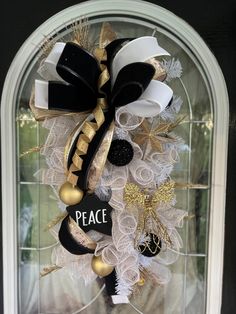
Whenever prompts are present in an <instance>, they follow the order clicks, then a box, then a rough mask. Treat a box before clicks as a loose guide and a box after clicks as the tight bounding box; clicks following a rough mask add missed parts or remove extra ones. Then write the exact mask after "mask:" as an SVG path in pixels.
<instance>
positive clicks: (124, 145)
mask: <svg viewBox="0 0 236 314" xmlns="http://www.w3.org/2000/svg"><path fill="white" fill-rule="evenodd" d="M133 157H134V150H133V147H132V145H131V144H130V143H129V142H128V141H126V140H121V139H116V140H114V141H112V142H111V147H110V150H109V153H108V156H107V159H108V160H109V161H110V163H111V164H113V165H115V166H118V167H121V166H125V165H128V164H129V163H130V162H131V160H132V159H133Z"/></svg>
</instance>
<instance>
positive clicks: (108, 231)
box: [30, 21, 186, 303]
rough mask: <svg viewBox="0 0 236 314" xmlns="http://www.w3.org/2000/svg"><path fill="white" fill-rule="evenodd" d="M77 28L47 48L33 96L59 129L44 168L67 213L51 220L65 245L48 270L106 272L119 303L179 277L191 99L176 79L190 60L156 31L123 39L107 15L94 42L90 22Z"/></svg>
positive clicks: (48, 124)
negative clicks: (183, 162) (181, 191)
mask: <svg viewBox="0 0 236 314" xmlns="http://www.w3.org/2000/svg"><path fill="white" fill-rule="evenodd" d="M73 27H74V33H73V36H72V37H73V38H72V39H71V41H68V42H56V43H55V42H54V43H53V44H52V42H53V41H49V42H48V43H47V44H46V45H45V46H44V48H43V49H44V55H45V57H44V58H43V59H42V61H41V63H40V66H39V69H38V73H39V74H40V76H41V78H40V79H36V80H35V85H34V88H33V91H32V97H31V100H30V108H31V110H32V112H33V114H34V116H35V118H36V119H37V120H38V121H43V126H44V127H45V128H47V129H48V130H49V133H48V137H47V139H46V142H45V144H44V145H43V146H42V147H41V153H42V155H44V156H45V158H46V162H47V165H48V168H47V169H40V171H39V172H38V173H37V175H38V177H39V178H40V180H41V181H42V183H43V184H49V185H51V186H53V188H54V189H55V191H56V194H57V196H58V204H59V207H60V209H61V211H62V213H61V214H60V215H59V216H58V217H56V218H55V219H54V220H53V221H52V222H50V223H49V224H48V229H49V230H50V231H51V233H52V234H53V236H54V237H55V238H56V239H57V240H59V243H60V244H58V245H57V246H56V247H55V248H54V250H53V254H52V261H53V265H52V267H48V268H45V269H44V270H43V271H42V275H46V274H48V273H50V272H52V271H55V270H57V269H60V268H62V267H64V268H66V269H67V270H68V272H71V273H73V275H75V273H76V277H77V278H83V279H84V281H85V282H86V283H90V282H91V281H93V280H95V279H96V278H97V276H99V277H104V281H105V284H106V290H107V293H108V295H110V296H111V298H112V301H113V303H127V302H128V297H129V296H130V295H131V294H132V292H133V291H135V288H136V287H137V286H139V287H142V286H143V285H145V281H146V280H148V279H151V280H152V281H154V282H155V283H156V284H157V285H162V284H166V283H167V282H168V281H169V280H170V277H171V274H170V270H169V269H168V267H167V266H168V265H170V264H172V263H174V262H175V261H176V259H177V257H178V251H179V248H180V247H181V245H182V241H181V238H180V236H179V234H178V232H177V229H176V228H177V227H181V225H182V221H183V218H184V216H185V215H186V212H185V211H183V210H180V209H176V208H175V207H174V206H175V203H176V197H175V192H174V190H175V188H176V186H177V183H176V182H174V181H173V180H172V179H171V177H170V175H171V172H172V170H173V168H174V165H175V163H177V162H178V160H179V157H178V156H179V155H178V152H179V151H180V150H181V149H183V147H184V145H183V141H182V139H181V138H180V137H178V136H177V135H176V134H174V132H173V131H174V129H175V128H176V127H177V126H178V124H180V123H181V121H182V120H183V118H182V117H178V112H179V110H180V107H181V103H182V101H181V99H180V97H178V96H176V95H173V91H172V89H171V88H170V87H169V86H168V83H169V82H170V81H171V80H172V79H175V78H178V77H180V76H181V73H182V68H181V64H180V62H179V61H178V60H174V59H171V58H170V55H169V53H168V52H167V51H166V50H165V49H163V48H162V47H161V46H160V45H159V44H158V41H157V39H156V38H155V37H153V36H144V37H139V38H118V37H117V35H116V33H115V32H114V31H113V30H112V28H111V26H110V25H109V24H108V23H104V24H103V25H102V27H101V32H100V36H99V43H97V44H91V41H90V33H89V26H88V23H87V22H85V21H80V22H79V23H78V24H75V25H74V26H73ZM163 57H165V58H167V60H165V59H163Z"/></svg>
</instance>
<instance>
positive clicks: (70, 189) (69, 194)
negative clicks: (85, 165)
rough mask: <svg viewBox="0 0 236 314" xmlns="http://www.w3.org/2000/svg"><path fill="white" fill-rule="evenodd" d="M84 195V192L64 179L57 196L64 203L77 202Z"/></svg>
mask: <svg viewBox="0 0 236 314" xmlns="http://www.w3.org/2000/svg"><path fill="white" fill-rule="evenodd" d="M83 196H84V192H83V191H82V190H81V189H79V188H78V187H77V186H73V185H72V184H71V183H70V182H68V181H66V182H65V183H64V184H62V186H61V187H60V190H59V197H60V199H61V201H62V202H63V203H65V204H66V205H76V204H78V203H79V202H80V201H81V200H82V198H83Z"/></svg>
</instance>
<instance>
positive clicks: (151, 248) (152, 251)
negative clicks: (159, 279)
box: [138, 233, 161, 257]
mask: <svg viewBox="0 0 236 314" xmlns="http://www.w3.org/2000/svg"><path fill="white" fill-rule="evenodd" d="M148 236H149V241H148V242H147V243H145V244H141V245H139V247H138V249H139V252H140V253H141V254H142V255H144V256H147V257H153V256H156V255H157V254H159V253H160V251H161V240H160V239H159V238H158V236H157V235H155V234H154V233H149V234H148Z"/></svg>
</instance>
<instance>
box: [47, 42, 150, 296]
mask: <svg viewBox="0 0 236 314" xmlns="http://www.w3.org/2000/svg"><path fill="white" fill-rule="evenodd" d="M130 40H132V39H130V38H123V39H117V40H114V41H113V42H111V43H110V44H109V45H108V46H107V47H106V48H105V49H106V52H107V61H106V62H104V64H105V65H106V67H107V69H108V71H109V73H111V67H112V60H113V59H114V57H115V55H116V53H117V52H118V51H119V49H120V48H121V47H122V46H123V45H124V44H125V43H126V42H127V41H130ZM56 70H57V72H58V74H59V75H60V76H61V77H62V78H63V80H64V81H65V82H54V81H50V82H49V84H48V95H49V98H48V108H49V109H57V110H66V111H72V112H82V111H87V110H92V109H94V108H95V107H96V105H97V98H101V97H104V95H101V94H100V93H99V91H98V79H99V76H100V74H101V70H100V66H99V63H98V62H97V60H96V58H95V57H94V56H93V55H91V54H90V53H89V52H88V51H86V50H85V49H83V48H82V47H80V46H79V45H76V44H74V43H66V45H65V48H64V50H63V52H62V54H61V56H60V58H59V61H58V63H57V66H56ZM154 73H155V69H154V67H153V66H152V65H150V64H148V63H144V62H135V63H130V64H128V65H126V66H124V67H123V68H122V69H121V70H120V71H119V73H118V75H117V78H116V80H115V83H114V86H113V87H111V81H110V80H109V81H108V82H107V83H106V84H105V85H104V86H103V87H102V92H103V93H104V94H105V95H106V101H107V104H108V110H107V112H105V113H104V114H105V122H104V123H103V125H102V126H101V127H100V129H99V130H98V131H97V133H96V135H95V137H94V138H93V140H92V142H91V143H90V144H89V148H88V151H87V154H86V155H85V156H81V158H83V165H82V170H81V171H79V173H75V174H76V175H78V178H79V179H78V183H77V185H78V186H79V187H80V188H81V189H82V190H84V191H85V190H86V189H87V181H88V180H87V177H88V172H89V169H90V166H91V163H92V161H93V159H94V157H95V154H96V152H97V150H98V148H99V146H100V143H101V141H102V139H103V137H104V135H105V134H106V131H107V129H108V128H109V126H110V123H111V122H112V120H113V119H114V115H115V108H116V107H121V106H124V105H126V104H128V103H130V102H133V101H135V100H137V99H138V98H139V97H140V96H141V95H142V93H143V92H144V91H145V89H146V88H147V86H148V85H149V83H150V81H151V80H152V78H153V75H154ZM79 135H80V134H78V137H79ZM78 137H77V138H76V139H75V141H74V143H76V142H77V139H78ZM75 149H76V147H75V144H74V145H72V149H71V151H70V153H69V156H68V167H69V166H70V164H71V162H72V157H73V154H74V151H75ZM79 206H81V204H78V206H76V205H75V206H73V207H68V208H67V210H68V213H69V214H70V215H71V216H72V217H73V213H74V212H75V211H76V210H78V209H79ZM91 206H93V205H92V204H91ZM94 207H96V204H95V203H94ZM91 210H92V208H91ZM81 228H82V229H83V227H81ZM90 229H92V227H91V228H90ZM88 230H89V228H86V230H85V231H88ZM106 234H111V223H110V224H109V230H107V228H106ZM59 240H60V242H61V244H62V246H64V247H65V248H66V249H67V250H68V251H69V252H70V253H72V254H76V255H80V254H93V252H94V251H93V250H91V249H88V248H86V247H84V246H83V245H81V244H79V243H78V242H77V241H75V240H74V239H73V237H72V236H71V234H70V232H69V230H68V216H67V217H66V218H65V219H64V220H63V222H62V224H61V228H60V230H59ZM105 281H106V287H107V291H108V294H109V295H112V294H116V291H115V284H116V274H115V270H114V271H113V272H112V274H111V275H109V276H107V277H106V278H105Z"/></svg>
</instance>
